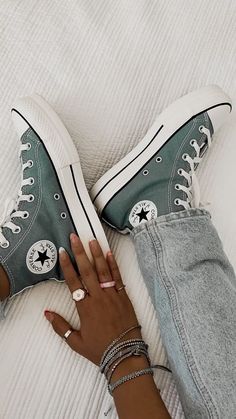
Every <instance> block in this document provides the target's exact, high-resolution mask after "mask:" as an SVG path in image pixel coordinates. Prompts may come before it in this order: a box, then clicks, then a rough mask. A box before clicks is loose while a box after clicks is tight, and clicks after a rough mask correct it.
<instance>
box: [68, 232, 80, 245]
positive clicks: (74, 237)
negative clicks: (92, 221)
mask: <svg viewBox="0 0 236 419" xmlns="http://www.w3.org/2000/svg"><path fill="white" fill-rule="evenodd" d="M70 240H71V242H72V243H74V244H76V243H78V240H79V238H78V236H76V234H75V233H71V235H70Z"/></svg>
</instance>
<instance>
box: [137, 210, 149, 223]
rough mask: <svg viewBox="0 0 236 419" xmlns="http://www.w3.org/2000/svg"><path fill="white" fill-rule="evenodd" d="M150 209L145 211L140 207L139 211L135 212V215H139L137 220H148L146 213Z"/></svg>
mask: <svg viewBox="0 0 236 419" xmlns="http://www.w3.org/2000/svg"><path fill="white" fill-rule="evenodd" d="M149 212H150V211H145V210H144V209H143V208H142V209H141V211H140V212H137V214H136V215H137V216H138V217H139V222H140V223H141V221H142V220H146V221H148V219H147V214H148V213H149Z"/></svg>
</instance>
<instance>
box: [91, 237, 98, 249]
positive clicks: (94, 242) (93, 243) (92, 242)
mask: <svg viewBox="0 0 236 419" xmlns="http://www.w3.org/2000/svg"><path fill="white" fill-rule="evenodd" d="M97 243H98V241H97V240H96V239H94V238H93V239H91V240H89V244H90V246H92V247H94V246H95V247H96V246H97Z"/></svg>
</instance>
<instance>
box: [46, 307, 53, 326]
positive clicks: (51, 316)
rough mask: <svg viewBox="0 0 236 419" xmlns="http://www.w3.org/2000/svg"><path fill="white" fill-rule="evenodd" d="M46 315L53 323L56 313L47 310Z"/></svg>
mask: <svg viewBox="0 0 236 419" xmlns="http://www.w3.org/2000/svg"><path fill="white" fill-rule="evenodd" d="M44 315H45V317H46V319H47V320H48V321H49V322H50V323H51V322H52V321H53V319H54V314H53V313H52V312H51V311H48V310H45V311H44Z"/></svg>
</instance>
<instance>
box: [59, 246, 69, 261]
mask: <svg viewBox="0 0 236 419" xmlns="http://www.w3.org/2000/svg"><path fill="white" fill-rule="evenodd" d="M59 255H60V259H61V260H65V259H66V255H67V252H66V250H65V249H64V247H60V248H59Z"/></svg>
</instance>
